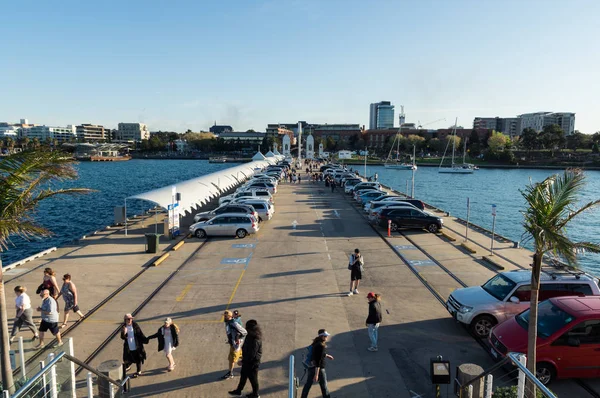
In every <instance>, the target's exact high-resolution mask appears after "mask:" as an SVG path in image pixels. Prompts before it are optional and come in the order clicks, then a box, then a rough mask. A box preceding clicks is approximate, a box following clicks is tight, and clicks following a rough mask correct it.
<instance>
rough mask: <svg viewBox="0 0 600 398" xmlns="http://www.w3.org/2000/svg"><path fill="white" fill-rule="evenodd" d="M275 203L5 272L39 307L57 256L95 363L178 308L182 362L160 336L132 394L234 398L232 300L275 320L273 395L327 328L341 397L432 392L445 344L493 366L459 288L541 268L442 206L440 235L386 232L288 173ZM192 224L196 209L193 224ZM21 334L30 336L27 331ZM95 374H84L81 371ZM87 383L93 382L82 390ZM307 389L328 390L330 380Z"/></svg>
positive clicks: (268, 360) (76, 335)
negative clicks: (374, 334) (220, 229)
mask: <svg viewBox="0 0 600 398" xmlns="http://www.w3.org/2000/svg"><path fill="white" fill-rule="evenodd" d="M421 199H423V201H424V202H427V200H426V198H421ZM275 208H276V212H275V216H274V218H273V219H272V220H270V221H268V222H265V223H262V224H261V227H260V231H259V232H258V233H257V234H256V235H251V236H249V237H247V238H245V239H233V238H209V239H206V240H200V239H196V238H189V237H179V238H178V239H175V240H166V239H165V238H164V237H163V238H161V244H160V248H159V253H157V254H148V253H146V252H145V251H144V233H149V232H154V224H153V222H154V219H153V216H149V217H136V218H134V219H130V220H129V221H128V232H127V235H125V231H124V228H123V227H120V226H115V227H110V228H107V229H103V230H101V231H96V232H95V233H93V234H90V235H89V236H86V237H85V239H81V240H80V241H79V242H78V243H77V244H73V245H71V246H67V247H62V248H58V249H57V250H56V251H52V252H50V253H49V254H46V255H45V256H43V257H41V258H36V259H32V260H31V261H28V262H26V263H24V264H21V265H19V266H17V267H15V268H13V269H11V270H8V271H6V272H5V283H6V285H7V286H6V292H7V295H8V300H9V303H10V302H11V296H10V295H11V294H12V291H13V288H14V287H15V286H16V285H24V286H26V287H27V288H28V289H29V290H28V293H29V294H30V296H31V299H32V306H33V307H34V308H35V307H37V306H38V305H39V301H40V300H39V298H38V297H37V296H36V295H35V289H36V287H37V286H38V285H39V284H40V283H41V280H42V273H43V269H44V268H45V267H51V268H53V269H54V270H55V271H56V274H57V280H58V281H59V286H61V285H60V277H61V276H62V275H63V274H64V273H67V272H68V273H70V274H71V275H72V278H73V282H74V283H75V284H76V285H77V288H78V292H79V305H80V307H81V309H82V311H83V312H84V313H85V314H86V318H85V319H84V320H83V321H81V322H78V323H75V320H76V319H77V316H76V315H75V314H71V316H70V322H69V327H68V328H65V329H62V333H63V334H64V337H73V339H74V342H75V356H76V357H77V358H79V359H80V360H82V361H84V362H86V363H88V364H89V365H91V366H93V367H97V366H98V365H99V364H100V363H102V362H103V361H106V360H110V359H117V360H120V359H121V357H122V347H123V342H122V340H121V339H120V338H119V337H118V336H115V331H117V330H118V328H119V326H120V324H121V322H122V319H123V315H124V314H125V313H132V314H133V315H134V316H135V321H136V322H138V323H139V324H140V326H141V328H142V329H143V331H144V333H145V334H146V335H150V334H153V333H155V332H156V330H157V329H158V328H159V327H160V326H161V325H162V321H163V320H164V318H166V317H171V318H172V319H173V321H174V322H175V323H176V324H177V325H179V327H180V329H181V332H180V346H179V348H178V349H177V350H176V351H175V352H174V358H175V362H176V364H177V367H176V368H175V370H174V371H173V372H167V371H166V366H167V361H166V359H165V357H164V354H163V353H162V352H157V343H156V341H155V340H153V341H151V342H150V344H149V345H147V346H146V352H147V354H148V359H147V361H146V362H145V364H144V365H143V371H144V374H143V375H142V376H141V377H139V378H136V379H134V380H132V382H131V387H132V390H131V392H130V393H129V396H130V397H149V396H156V397H159V396H160V397H211V398H212V397H225V396H227V391H230V390H233V389H234V388H235V387H236V386H237V382H238V377H239V367H237V366H236V368H235V374H236V377H235V378H234V379H232V380H225V381H222V380H220V379H219V378H220V377H221V376H222V375H223V374H224V373H225V372H226V370H227V369H226V368H227V355H228V345H227V344H226V338H225V328H224V325H223V322H222V313H223V311H224V310H226V309H229V310H234V309H237V310H239V311H240V312H241V314H242V319H243V321H244V323H245V322H246V321H247V320H249V319H256V320H257V321H258V323H259V324H260V325H261V327H262V329H263V357H262V364H261V368H260V369H261V370H260V372H259V380H260V385H261V391H260V395H261V397H287V386H288V358H289V356H290V355H295V356H296V372H297V374H298V377H300V376H302V373H303V369H302V365H301V364H300V362H301V359H302V351H303V348H304V347H306V346H307V345H309V344H310V343H311V342H312V340H313V338H314V337H315V336H316V334H317V330H318V329H321V328H325V329H327V330H328V331H329V332H330V333H331V334H332V336H331V338H330V341H329V343H328V346H329V353H330V354H331V355H333V356H334V358H335V359H334V360H333V361H329V362H328V364H327V373H328V379H329V388H330V390H331V393H332V396H333V397H373V398H380V397H406V398H409V397H414V396H420V395H423V396H434V395H432V394H433V392H432V391H433V390H432V386H431V383H430V379H429V359H430V358H435V357H436V356H437V355H442V356H443V357H444V359H448V360H450V361H451V368H452V377H454V371H455V368H456V367H457V366H458V365H460V364H462V363H475V364H478V365H480V366H482V367H483V368H484V369H486V368H489V367H491V366H492V365H493V364H494V361H493V360H492V358H491V357H490V356H489V354H488V352H489V350H486V346H485V342H480V341H477V340H476V339H474V338H473V337H472V336H471V335H470V334H469V333H468V332H467V330H466V329H465V328H464V327H462V326H461V325H459V324H457V323H456V322H455V321H454V320H453V319H452V318H451V316H450V315H449V314H448V312H447V311H446V309H445V303H444V302H445V300H446V299H447V297H448V295H449V294H450V293H451V292H452V291H453V290H454V289H456V288H460V287H464V286H472V285H477V284H482V283H484V282H485V281H486V280H488V279H489V278H491V277H492V276H494V275H495V274H496V273H497V272H499V271H500V270H511V269H527V268H529V264H530V263H531V254H532V253H531V252H529V251H528V250H525V249H522V248H516V247H515V245H514V243H513V242H511V241H509V240H507V239H504V238H502V237H497V238H496V240H495V241H494V255H493V256H491V255H490V250H489V248H490V243H491V236H490V234H489V233H488V231H485V230H484V229H476V228H472V229H470V230H469V233H468V237H469V240H468V241H466V242H465V225H464V224H463V223H462V222H461V220H457V219H455V218H454V217H453V216H451V215H450V216H447V215H446V213H443V212H442V211H441V210H439V209H433V208H428V209H427V210H428V211H430V212H433V213H434V214H436V215H439V216H444V229H443V230H442V233H439V234H430V233H428V232H426V231H420V230H402V231H400V232H398V233H393V234H392V236H391V237H387V231H384V230H382V229H380V228H378V227H373V226H371V225H370V224H369V223H368V221H367V220H366V218H365V217H364V215H363V214H364V213H362V209H361V208H360V207H358V206H357V205H356V204H355V202H354V201H352V200H351V199H350V198H349V196H348V195H345V194H344V193H343V191H342V190H340V189H339V188H337V189H336V192H333V193H332V192H331V190H330V189H329V188H326V187H325V186H324V185H323V183H310V182H303V183H302V184H296V185H292V184H287V183H281V184H280V185H279V187H278V193H277V195H276V196H275ZM191 222H192V221H191V217H187V218H185V219H184V221H183V227H182V229H183V230H184V231H186V230H187V226H189V224H190V223H191ZM181 242H184V243H183V244H181ZM355 248H359V249H360V250H361V252H362V253H363V255H364V257H365V272H364V274H363V280H362V281H361V284H360V287H359V290H360V294H359V295H354V296H351V297H348V296H346V293H347V292H348V287H349V282H350V272H349V271H348V269H347V265H348V255H349V254H350V253H351V252H352V251H353V250H354V249H355ZM174 249H176V250H174ZM166 254H168V256H166ZM159 258H163V260H162V261H161V262H160V264H158V265H157V264H156V263H157V260H158V259H159ZM155 265H156V266H155ZM370 291H373V292H376V293H380V294H381V295H382V310H383V322H382V324H381V327H380V329H379V341H380V343H379V352H369V351H367V347H368V346H369V340H368V336H367V331H366V328H365V319H366V317H367V312H368V306H367V300H366V294H367V293H368V292H370ZM59 306H60V308H62V307H63V306H64V302H63V300H62V299H59ZM9 311H10V314H12V309H9ZM35 315H36V316H37V313H35ZM62 315H63V314H62V313H61V314H60V322H62ZM38 319H39V318H36V320H38ZM9 322H10V321H9ZM9 326H10V325H9ZM19 335H21V336H24V337H25V338H26V339H28V338H29V333H28V332H26V331H22V332H21V333H20V334H19ZM49 336H50V335H49V333H48V334H47V337H46V342H47V343H48V341H49V339H48V337H49ZM47 345H48V344H47ZM12 348H13V349H14V348H15V345H13V347H12ZM49 350H50V348H48V349H46V351H45V352H43V355H44V356H45V355H47V353H48V352H49ZM26 351H27V355H28V358H32V357H33V356H34V355H38V354H37V352H36V351H34V350H33V349H32V348H31V345H30V343H26ZM500 377H501V376H498V378H500ZM83 380H85V372H82V373H80V374H79V375H78V381H83ZM302 384H303V382H302V383H301V385H302ZM248 388H249V386H247V387H246V391H245V392H246V393H248V392H249V389H248ZM551 388H552V390H553V391H554V392H555V393H557V394H558V395H559V396H561V395H562V394H565V395H566V394H569V396H576V397H588V396H589V397H592V396H594V395H593V394H592V393H590V392H589V389H591V390H592V391H594V390H595V391H600V382H599V381H598V380H595V379H589V380H585V381H582V382H581V383H580V382H577V381H573V380H559V381H557V382H555V383H554V384H552V386H551ZM445 389H446V387H443V389H442V393H443V396H446V391H445ZM83 390H84V388H83V384H81V392H82V394H81V395H82V396H84V392H83ZM309 396H310V397H320V391H319V388H318V386H313V388H312V390H311V393H310V395H309ZM448 396H452V386H449V387H448Z"/></svg>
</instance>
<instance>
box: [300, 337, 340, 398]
mask: <svg viewBox="0 0 600 398" xmlns="http://www.w3.org/2000/svg"><path fill="white" fill-rule="evenodd" d="M329 336H330V334H329V333H327V331H326V330H325V329H319V332H318V336H317V337H316V338H315V339H314V340H313V343H312V356H311V365H313V366H310V367H309V368H308V373H307V376H306V383H305V384H304V388H303V389H302V396H301V398H307V397H308V392H309V391H310V388H311V387H312V385H313V383H316V382H319V386H320V387H321V394H322V395H323V398H330V395H329V388H327V373H325V359H326V358H329V359H331V360H333V356H331V355H329V354H328V353H327V338H328V337H329Z"/></svg>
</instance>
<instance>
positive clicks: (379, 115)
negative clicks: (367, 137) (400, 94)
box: [369, 101, 394, 130]
mask: <svg viewBox="0 0 600 398" xmlns="http://www.w3.org/2000/svg"><path fill="white" fill-rule="evenodd" d="M392 127H394V105H392V103H391V102H390V101H381V102H376V103H373V104H371V108H370V113H369V130H375V129H389V128H392Z"/></svg>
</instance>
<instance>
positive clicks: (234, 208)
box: [194, 203, 258, 222]
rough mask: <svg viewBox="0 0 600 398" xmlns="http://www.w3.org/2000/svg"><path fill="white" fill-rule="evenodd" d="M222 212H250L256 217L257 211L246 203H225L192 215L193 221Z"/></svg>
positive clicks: (209, 217) (203, 219)
mask: <svg viewBox="0 0 600 398" xmlns="http://www.w3.org/2000/svg"><path fill="white" fill-rule="evenodd" d="M224 213H242V214H252V215H253V216H254V217H256V218H258V213H257V211H256V209H254V207H252V206H251V205H246V204H242V203H239V204H232V203H230V204H226V205H222V206H219V207H217V208H216V209H214V210H211V211H204V212H202V213H198V214H196V215H195V216H194V222H199V221H206V220H210V219H211V218H213V217H214V216H217V215H219V214H224Z"/></svg>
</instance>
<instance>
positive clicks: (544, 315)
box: [489, 297, 600, 385]
mask: <svg viewBox="0 0 600 398" xmlns="http://www.w3.org/2000/svg"><path fill="white" fill-rule="evenodd" d="M528 328H529V309H527V310H525V311H523V312H521V313H520V314H519V315H517V316H515V317H512V318H511V319H509V320H508V321H506V322H504V323H503V324H501V325H498V326H496V327H494V328H493V329H492V333H491V334H490V336H489V343H490V345H491V348H490V350H491V353H492V356H493V357H494V358H495V359H498V360H499V359H500V358H502V357H504V356H505V355H507V353H509V352H522V353H527V335H528ZM537 328H538V338H537V344H536V345H537V354H536V365H535V367H536V377H537V378H538V380H539V381H541V382H542V384H544V385H548V384H550V383H551V382H552V381H553V380H555V379H565V378H582V377H598V351H600V297H555V298H551V299H549V300H546V301H543V302H541V303H540V304H539V305H538V324H537Z"/></svg>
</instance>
